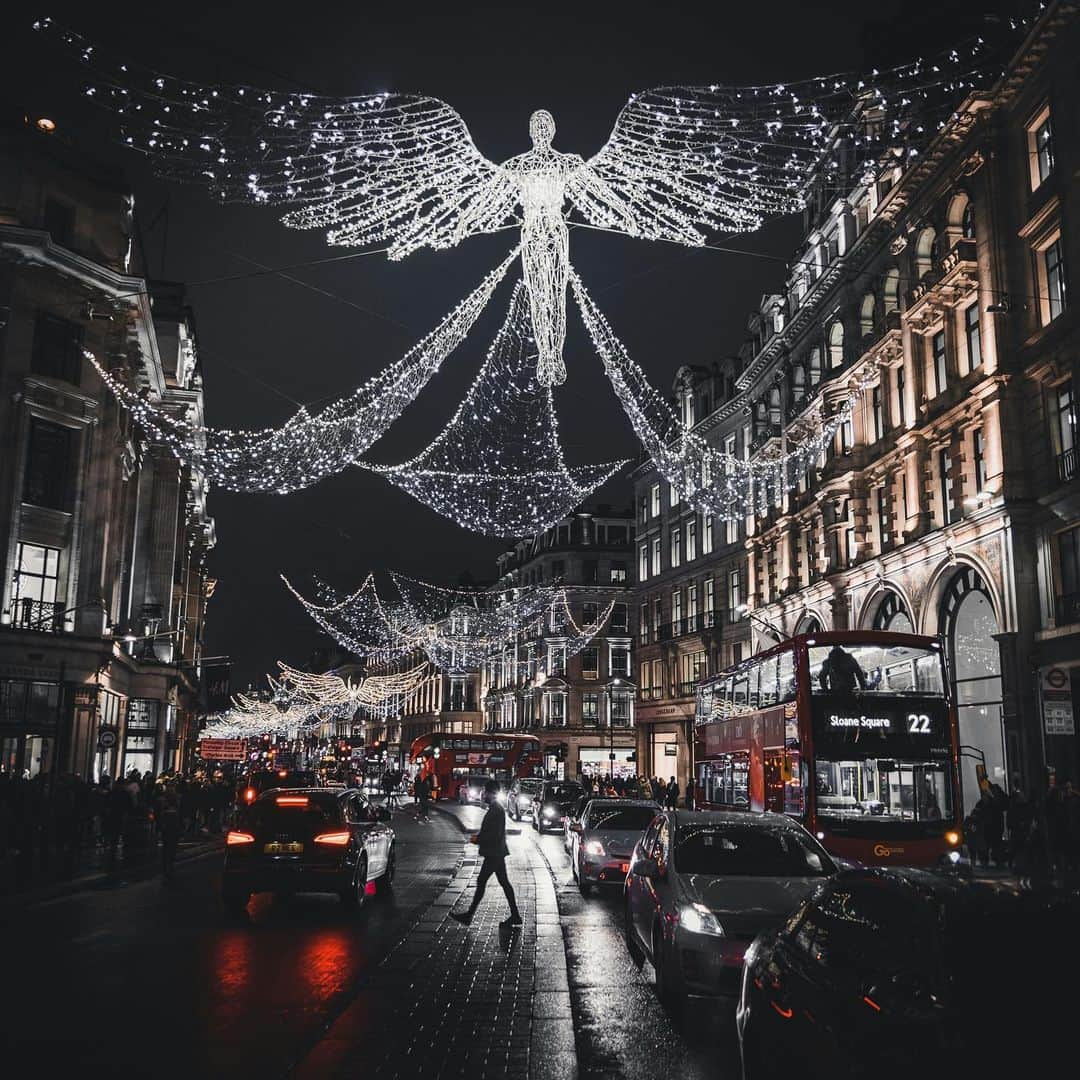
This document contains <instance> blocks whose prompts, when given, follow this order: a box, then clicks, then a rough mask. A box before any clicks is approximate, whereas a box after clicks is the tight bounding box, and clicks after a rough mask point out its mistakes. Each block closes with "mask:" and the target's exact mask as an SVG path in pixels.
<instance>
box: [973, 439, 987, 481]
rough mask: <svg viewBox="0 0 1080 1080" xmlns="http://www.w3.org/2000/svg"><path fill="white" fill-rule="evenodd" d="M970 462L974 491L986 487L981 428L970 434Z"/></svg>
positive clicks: (984, 451)
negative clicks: (972, 468)
mask: <svg viewBox="0 0 1080 1080" xmlns="http://www.w3.org/2000/svg"><path fill="white" fill-rule="evenodd" d="M971 449H972V455H971V456H972V462H973V464H974V466H975V490H976V491H977V492H978V491H982V490H983V489H984V488H985V487H986V448H985V446H984V445H983V433H982V428H976V429H975V430H974V431H973V432H972V434H971Z"/></svg>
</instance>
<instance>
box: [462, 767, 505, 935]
mask: <svg viewBox="0 0 1080 1080" xmlns="http://www.w3.org/2000/svg"><path fill="white" fill-rule="evenodd" d="M498 791H499V785H498V784H497V783H496V782H495V781H494V780H489V781H488V782H487V783H486V784H485V785H484V802H486V803H487V806H488V809H487V813H486V814H485V815H484V820H483V823H482V824H481V825H480V831H479V832H478V833H477V834H476V836H475V837H473V843H475V844H476V845H477V846H478V847H479V850H480V857H481V858H482V859H483V860H484V861H483V862H482V863H481V864H480V876H479V877H478V878H477V879H476V892H475V893H474V894H473V899H472V903H471V904H470V905H469V910H468V911H466V912H464V913H463V912H460V911H451V912H450V917H451V918H452V919H456V920H457V921H458V922H459V923H462V924H464V925H465V926H468V925H469V923H471V922H472V917H473V915H474V914H475V913H476V909H477V908H478V907H479V906H480V901H481V900H483V899H484V890H485V889H486V888H487V883H488V878H490V877H491V875H492V874H494V875H495V878H496V880H497V881H498V882H499V884H500V885H501V886H502V891H503V892H504V893H505V894H506V902H507V903H508V904H509V905H510V917H509V918H508V919H504V920H503V925H504V926H520V925H521V912H520V911H518V906H517V899H516V898H515V896H514V887H513V886H512V885H511V884H510V878H509V877H507V874H506V859H507V856H508V855H509V854H510V849H509V848H508V847H507V846H506V813H505V812H504V811H503V808H502V806H501V805H500V804H499V800H498V799H497V798H496V795H497V794H498Z"/></svg>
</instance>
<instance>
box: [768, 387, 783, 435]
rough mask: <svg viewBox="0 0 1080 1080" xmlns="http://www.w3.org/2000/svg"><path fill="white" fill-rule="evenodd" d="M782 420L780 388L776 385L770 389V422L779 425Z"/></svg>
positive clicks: (775, 425)
mask: <svg viewBox="0 0 1080 1080" xmlns="http://www.w3.org/2000/svg"><path fill="white" fill-rule="evenodd" d="M780 420H781V417H780V388H779V387H778V386H774V387H773V388H772V389H771V390H770V391H769V423H770V424H772V425H773V426H774V427H779V426H780Z"/></svg>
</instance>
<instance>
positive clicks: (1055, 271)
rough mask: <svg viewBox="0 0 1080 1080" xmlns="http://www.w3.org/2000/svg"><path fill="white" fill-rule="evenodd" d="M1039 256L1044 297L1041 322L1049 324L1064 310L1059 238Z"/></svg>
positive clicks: (1063, 278) (1062, 265)
mask: <svg viewBox="0 0 1080 1080" xmlns="http://www.w3.org/2000/svg"><path fill="white" fill-rule="evenodd" d="M1039 254H1040V260H1041V263H1042V274H1041V275H1040V276H1041V277H1042V279H1043V280H1042V282H1041V284H1042V285H1043V290H1044V297H1045V299H1044V302H1043V304H1042V309H1043V322H1044V323H1051V322H1053V321H1054V320H1055V319H1056V318H1057V317H1058V316H1059V315H1060V314H1061V313H1062V312H1063V311H1064V310H1065V261H1064V253H1063V251H1062V248H1061V237H1060V236H1058V237H1056V238H1055V239H1054V240H1053V241H1052V242H1051V243H1050V244H1048V245H1047V246H1046V247H1045V248H1043V249H1042V251H1041V252H1040V253H1039Z"/></svg>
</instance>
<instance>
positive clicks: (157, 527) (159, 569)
mask: <svg viewBox="0 0 1080 1080" xmlns="http://www.w3.org/2000/svg"><path fill="white" fill-rule="evenodd" d="M152 461H153V477H154V487H153V496H152V506H153V510H152V515H153V516H152V518H151V521H150V526H149V551H148V560H147V572H146V582H145V587H144V591H143V603H144V604H146V605H147V606H148V607H156V608H159V609H160V611H161V624H160V626H159V630H161V631H164V630H166V629H169V628H171V627H172V616H173V578H174V575H175V572H176V531H177V517H178V514H179V509H180V463H179V462H178V461H177V460H176V458H175V457H173V455H172V454H171V453H169V452H168V451H165V450H160V449H155V450H154V451H153V452H152ZM162 642H163V643H162ZM162 642H159V643H157V648H156V651H157V652H158V653H159V655H160V656H161V657H162V658H164V659H166V660H168V659H170V658H171V654H172V649H173V645H172V642H171V639H162Z"/></svg>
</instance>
